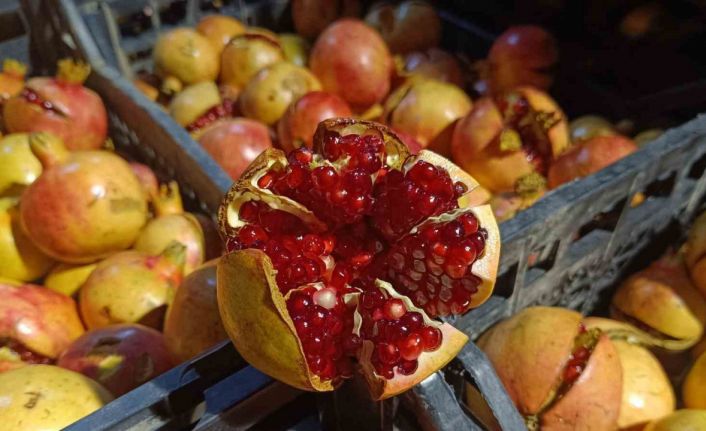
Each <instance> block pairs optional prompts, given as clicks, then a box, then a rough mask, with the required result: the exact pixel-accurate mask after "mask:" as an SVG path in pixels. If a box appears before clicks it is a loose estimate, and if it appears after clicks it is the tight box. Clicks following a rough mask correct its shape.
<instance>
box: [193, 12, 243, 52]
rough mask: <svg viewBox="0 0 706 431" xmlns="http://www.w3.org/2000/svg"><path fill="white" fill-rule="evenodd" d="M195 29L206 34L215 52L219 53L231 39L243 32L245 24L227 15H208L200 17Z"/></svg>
mask: <svg viewBox="0 0 706 431" xmlns="http://www.w3.org/2000/svg"><path fill="white" fill-rule="evenodd" d="M196 31H198V32H199V33H201V34H202V35H204V36H206V38H207V39H208V40H209V41H210V42H211V44H212V45H213V49H215V50H216V54H218V55H221V53H222V52H223V48H225V47H226V45H228V42H230V40H231V39H233V38H234V37H236V36H240V35H241V34H243V33H245V26H244V25H243V23H242V22H240V21H238V20H237V19H235V18H233V17H230V16H227V15H209V16H205V17H203V18H201V20H200V21H199V23H198V24H196Z"/></svg>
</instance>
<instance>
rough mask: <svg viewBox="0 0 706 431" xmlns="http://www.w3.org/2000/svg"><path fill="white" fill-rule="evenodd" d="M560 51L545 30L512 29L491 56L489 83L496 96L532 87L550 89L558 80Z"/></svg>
mask: <svg viewBox="0 0 706 431" xmlns="http://www.w3.org/2000/svg"><path fill="white" fill-rule="evenodd" d="M558 60H559V50H558V48H557V46H556V41H555V40H554V37H553V36H552V35H551V34H549V33H548V32H547V31H546V30H544V29H543V28H541V27H537V26H533V25H522V26H516V27H510V28H509V29H507V30H506V31H505V32H504V33H503V34H501V35H500V36H499V37H498V38H497V39H496V40H495V42H493V46H492V47H491V48H490V52H489V53H488V64H489V83H490V88H491V90H492V92H493V93H498V94H499V93H502V92H505V91H508V90H511V89H513V88H515V87H519V86H524V85H530V86H533V87H537V88H539V89H542V90H546V89H548V88H549V87H550V86H551V85H552V81H553V80H554V76H553V75H554V73H553V72H554V70H553V69H554V67H555V66H556V63H557V61H558Z"/></svg>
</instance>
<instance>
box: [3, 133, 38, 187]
mask: <svg viewBox="0 0 706 431" xmlns="http://www.w3.org/2000/svg"><path fill="white" fill-rule="evenodd" d="M0 166H2V170H0V196H19V195H20V194H21V192H22V190H24V188H25V187H27V186H28V185H30V184H32V182H34V180H36V179H37V177H39V175H40V174H41V173H42V164H41V163H39V160H37V158H36V157H34V154H32V151H31V150H30V148H29V134H27V133H13V134H10V135H5V136H0Z"/></svg>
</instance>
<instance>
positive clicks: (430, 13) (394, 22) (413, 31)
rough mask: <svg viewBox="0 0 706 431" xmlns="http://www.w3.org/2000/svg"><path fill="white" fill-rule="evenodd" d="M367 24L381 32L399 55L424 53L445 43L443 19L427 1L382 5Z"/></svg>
mask: <svg viewBox="0 0 706 431" xmlns="http://www.w3.org/2000/svg"><path fill="white" fill-rule="evenodd" d="M365 22H366V23H367V24H368V25H370V26H371V27H373V28H374V29H376V30H377V31H379V32H380V35H381V36H382V38H383V39H384V40H385V43H387V46H388V47H390V51H392V52H393V53H395V54H406V53H408V52H412V51H423V50H425V49H428V48H433V47H435V46H437V45H439V42H440V41H441V19H440V18H439V15H438V14H437V13H436V10H434V7H433V6H431V5H430V4H429V3H427V2H424V1H418V0H408V1H404V2H402V3H400V4H398V5H392V4H389V3H378V4H376V5H374V6H373V7H372V8H371V9H370V11H368V14H367V15H366V16H365Z"/></svg>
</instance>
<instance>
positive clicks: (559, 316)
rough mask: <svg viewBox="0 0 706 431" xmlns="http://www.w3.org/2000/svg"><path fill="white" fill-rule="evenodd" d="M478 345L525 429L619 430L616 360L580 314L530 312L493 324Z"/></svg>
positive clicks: (536, 309) (546, 309)
mask: <svg viewBox="0 0 706 431" xmlns="http://www.w3.org/2000/svg"><path fill="white" fill-rule="evenodd" d="M478 346H479V347H480V348H481V349H482V350H483V351H484V352H485V354H486V355H487V356H488V359H489V360H490V362H491V363H492V364H493V366H494V367H495V370H496V372H497V373H498V377H499V378H500V381H501V382H502V383H503V385H504V386H505V389H506V390H507V392H508V395H510V398H511V399H512V400H513V402H514V403H515V405H516V406H517V408H518V410H519V411H520V414H522V415H523V416H524V418H525V421H526V423H527V427H528V428H529V429H556V430H574V429H584V430H608V429H617V421H618V416H619V410H620V405H621V393H622V368H621V365H620V359H619V357H618V353H617V352H616V349H615V347H614V346H613V344H612V342H611V341H610V339H609V338H608V337H607V336H606V335H605V334H604V333H602V332H601V330H600V329H598V328H591V329H587V328H586V327H585V326H584V325H583V322H582V316H581V315H580V314H579V313H577V312H574V311H571V310H567V309H561V308H550V307H530V308H527V309H525V310H523V311H521V312H519V313H517V314H516V315H514V316H512V317H510V318H509V319H506V320H504V321H502V322H500V323H498V324H497V325H495V326H494V327H493V328H491V329H490V331H488V332H487V333H486V334H484V335H483V336H482V337H481V338H480V340H479V342H478ZM470 407H471V410H473V408H474V406H470Z"/></svg>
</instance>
